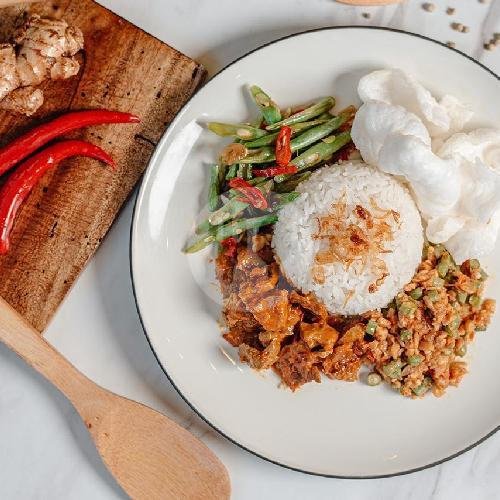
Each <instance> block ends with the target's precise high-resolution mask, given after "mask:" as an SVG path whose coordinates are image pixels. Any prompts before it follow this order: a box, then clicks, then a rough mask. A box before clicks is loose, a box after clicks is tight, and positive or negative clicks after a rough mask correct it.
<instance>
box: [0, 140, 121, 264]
mask: <svg viewBox="0 0 500 500" xmlns="http://www.w3.org/2000/svg"><path fill="white" fill-rule="evenodd" d="M71 156H88V157H89V158H95V159H96V160H101V161H103V162H104V163H107V164H108V165H110V166H111V167H112V168H114V167H115V162H114V161H113V158H111V156H109V155H108V153H106V151H103V150H102V149H101V148H99V147H97V146H94V145H93V144H90V143H89V142H85V141H63V142H58V143H57V144H54V145H53V146H49V147H48V148H47V149H44V150H43V151H41V152H40V153H38V154H36V155H34V156H32V157H31V158H29V159H28V160H26V161H25V162H24V163H22V164H21V165H20V166H19V167H18V168H17V169H16V171H15V172H14V173H13V174H12V175H11V176H10V177H9V178H8V179H7V182H6V183H5V184H4V185H3V186H2V188H1V189H0V255H4V254H6V253H7V252H8V251H9V247H10V233H11V231H12V227H13V225H14V220H15V218H16V215H17V212H18V210H19V207H20V206H21V205H22V203H23V201H24V200H25V199H26V198H27V196H28V195H29V194H30V192H31V190H32V189H33V188H34V187H35V185H36V184H37V182H38V181H39V180H40V179H41V177H42V176H43V174H44V173H45V172H47V170H49V169H50V168H51V167H56V166H57V165H58V164H59V163H60V162H61V161H62V160H64V159H66V158H69V157H71Z"/></svg>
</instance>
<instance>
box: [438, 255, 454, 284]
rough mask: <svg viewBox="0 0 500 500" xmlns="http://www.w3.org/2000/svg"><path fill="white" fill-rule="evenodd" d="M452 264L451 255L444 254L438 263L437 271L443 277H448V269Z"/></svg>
mask: <svg viewBox="0 0 500 500" xmlns="http://www.w3.org/2000/svg"><path fill="white" fill-rule="evenodd" d="M451 266H452V262H451V257H450V255H449V254H444V255H443V256H442V257H441V259H440V260H439V264H438V265H437V272H438V274H439V276H440V277H441V278H446V275H447V274H448V271H449V270H450V268H451Z"/></svg>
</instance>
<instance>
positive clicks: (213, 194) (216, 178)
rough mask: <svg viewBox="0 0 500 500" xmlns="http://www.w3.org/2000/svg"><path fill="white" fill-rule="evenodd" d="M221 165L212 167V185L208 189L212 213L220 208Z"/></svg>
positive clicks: (209, 207) (209, 205)
mask: <svg viewBox="0 0 500 500" xmlns="http://www.w3.org/2000/svg"><path fill="white" fill-rule="evenodd" d="M220 169H221V167H220V166H219V165H212V166H211V167H210V185H209V188H208V209H209V210H210V212H213V211H214V210H217V208H218V206H219V194H220V188H221V181H220Z"/></svg>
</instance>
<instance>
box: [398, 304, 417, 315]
mask: <svg viewBox="0 0 500 500" xmlns="http://www.w3.org/2000/svg"><path fill="white" fill-rule="evenodd" d="M398 310H399V313H400V314H401V315H403V316H412V315H413V314H414V313H415V311H416V310H417V306H416V305H415V304H414V303H413V302H403V303H402V304H401V305H400V306H399V308H398Z"/></svg>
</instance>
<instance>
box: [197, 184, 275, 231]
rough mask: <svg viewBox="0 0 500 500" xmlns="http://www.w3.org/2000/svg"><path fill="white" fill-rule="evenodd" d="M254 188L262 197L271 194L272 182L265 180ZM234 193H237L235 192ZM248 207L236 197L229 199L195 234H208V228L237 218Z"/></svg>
mask: <svg viewBox="0 0 500 500" xmlns="http://www.w3.org/2000/svg"><path fill="white" fill-rule="evenodd" d="M256 187H257V189H258V190H259V191H260V192H261V193H262V194H263V195H264V196H267V195H268V194H269V193H270V192H271V189H272V187H273V181H272V180H270V179H269V180H266V181H265V182H263V183H262V184H260V185H257V186H256ZM235 192H236V193H238V192H237V191H236V190H235ZM239 194H241V193H239ZM248 206H249V204H248V203H246V202H245V201H242V200H240V199H239V198H237V197H236V196H235V197H233V198H230V199H229V200H228V201H227V202H226V203H225V204H224V205H222V207H220V208H219V209H218V210H216V211H215V212H212V213H211V214H210V215H209V216H208V218H207V219H206V220H205V221H203V222H202V223H201V224H200V225H199V226H198V227H197V228H196V234H203V233H205V232H208V230H209V229H210V228H212V227H214V226H219V225H220V224H224V223H225V222H227V221H229V220H231V219H234V218H236V217H238V215H240V214H241V213H242V212H244V211H245V210H246V209H247V208H248Z"/></svg>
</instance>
